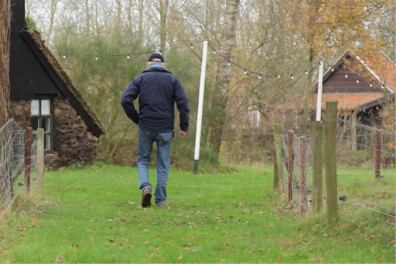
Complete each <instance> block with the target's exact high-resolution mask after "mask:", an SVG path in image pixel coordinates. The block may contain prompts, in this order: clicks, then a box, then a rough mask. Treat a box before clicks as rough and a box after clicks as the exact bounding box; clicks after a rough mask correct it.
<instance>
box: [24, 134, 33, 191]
mask: <svg viewBox="0 0 396 264" xmlns="http://www.w3.org/2000/svg"><path fill="white" fill-rule="evenodd" d="M31 153H32V128H31V127H27V128H26V129H25V193H26V194H28V193H29V191H30V163H31Z"/></svg>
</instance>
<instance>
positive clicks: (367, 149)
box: [281, 119, 396, 228]
mask: <svg viewBox="0 0 396 264" xmlns="http://www.w3.org/2000/svg"><path fill="white" fill-rule="evenodd" d="M301 137H304V138H305V139H306V140H305V142H306V146H305V149H306V151H305V153H301V151H300V148H301V146H300V142H301V140H299V139H300V138H301ZM290 142H292V144H293V146H290ZM281 143H282V165H283V171H284V172H285V173H284V175H286V177H283V179H282V180H283V186H288V177H287V175H288V173H289V171H288V170H289V168H290V167H291V166H290V164H289V162H290V159H289V158H290V157H289V156H290V155H289V151H290V147H292V148H291V149H292V150H293V149H294V151H293V153H294V154H293V155H294V159H292V160H294V161H293V164H292V165H293V166H292V167H293V170H292V172H293V173H292V178H291V180H292V184H291V186H292V189H291V190H292V200H291V205H292V207H293V208H300V207H301V201H303V198H305V199H306V200H307V201H308V202H311V201H312V192H311V191H312V189H311V188H312V187H311V186H309V185H308V187H307V190H308V191H307V192H302V191H301V186H300V183H301V171H300V170H301V169H300V168H301V165H302V164H301V160H302V155H303V156H304V158H305V159H303V162H304V164H303V166H305V168H306V169H305V170H306V171H307V175H308V177H310V178H311V179H312V167H313V160H314V158H313V152H312V144H313V137H312V135H296V134H293V138H292V140H291V138H290V135H288V134H281ZM395 144H396V132H393V131H386V130H382V129H378V128H374V127H370V126H367V125H363V124H359V123H354V122H351V121H349V120H342V119H338V120H337V129H336V161H337V170H338V172H337V175H338V176H337V177H338V179H339V180H338V182H339V183H338V185H339V191H338V195H339V203H338V206H339V209H340V213H339V216H340V218H342V219H344V220H348V221H351V219H352V218H351V217H349V216H350V215H351V214H353V213H356V212H357V211H359V212H361V213H362V214H364V217H365V218H366V219H367V220H370V221H371V222H375V223H382V224H385V225H389V227H392V228H394V227H395V220H396V217H395V215H396V202H395V191H396V190H395V185H394V181H395V179H394V177H395V173H396V170H395V161H396V154H395V149H396V146H395ZM324 155H326V153H324ZM343 168H349V169H350V168H354V169H356V170H357V169H359V173H360V172H364V174H365V176H363V177H361V178H359V176H358V177H356V175H355V176H353V177H352V175H348V173H343V171H342V169H343ZM384 172H386V173H385V174H386V176H384ZM349 176H350V177H349ZM348 177H349V178H350V179H348ZM387 177H388V178H390V179H391V182H390V183H389V184H387V186H385V187H382V186H380V188H381V190H378V191H377V192H376V191H375V190H373V191H372V192H371V193H363V194H362V193H361V192H359V185H365V186H363V187H364V188H366V189H370V188H377V187H378V186H376V187H375V186H373V185H374V183H373V182H375V179H381V178H387ZM352 178H353V179H352ZM323 182H325V175H324V174H323ZM346 182H349V183H348V184H346ZM344 184H345V186H343V185H344ZM351 185H352V186H353V187H351ZM303 196H306V197H303ZM324 197H326V194H325V193H324ZM324 204H325V203H324ZM308 205H310V203H308ZM352 221H353V220H352Z"/></svg>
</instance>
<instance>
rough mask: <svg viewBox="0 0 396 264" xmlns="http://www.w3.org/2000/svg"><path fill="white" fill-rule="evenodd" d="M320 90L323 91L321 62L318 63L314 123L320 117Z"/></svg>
mask: <svg viewBox="0 0 396 264" xmlns="http://www.w3.org/2000/svg"><path fill="white" fill-rule="evenodd" d="M322 90H323V62H322V61H320V62H319V78H318V93H317V95H318V97H317V100H316V121H320V120H321V117H322Z"/></svg>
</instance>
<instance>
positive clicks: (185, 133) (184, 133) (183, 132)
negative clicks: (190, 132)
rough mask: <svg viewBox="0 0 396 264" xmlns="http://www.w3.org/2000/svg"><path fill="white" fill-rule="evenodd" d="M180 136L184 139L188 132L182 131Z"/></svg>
mask: <svg viewBox="0 0 396 264" xmlns="http://www.w3.org/2000/svg"><path fill="white" fill-rule="evenodd" d="M179 134H180V136H181V137H184V136H185V135H187V132H185V131H183V130H180V132H179Z"/></svg>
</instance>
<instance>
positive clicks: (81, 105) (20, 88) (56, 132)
mask: <svg viewBox="0 0 396 264" xmlns="http://www.w3.org/2000/svg"><path fill="white" fill-rule="evenodd" d="M11 11H12V18H11V48H10V49H11V51H10V53H11V54H10V99H11V104H10V105H11V106H10V115H11V117H13V118H14V120H15V121H16V122H17V123H19V124H20V125H21V126H22V127H28V126H31V127H32V128H33V130H36V129H37V128H43V129H44V135H45V136H44V148H45V154H46V162H47V163H53V164H57V165H66V164H71V163H89V162H92V161H94V159H95V157H96V154H97V152H96V151H97V150H96V149H97V145H98V142H99V140H98V139H99V137H100V135H101V134H103V133H105V128H104V126H103V124H102V123H101V121H100V120H99V117H98V116H97V114H96V113H95V112H94V111H93V109H92V108H91V107H90V106H89V105H88V103H87V102H86V101H85V100H84V98H83V97H82V96H81V94H80V93H79V92H78V90H77V89H76V87H75V86H74V85H73V83H72V81H71V80H70V78H69V76H68V75H67V74H66V72H65V71H64V70H63V69H62V67H61V65H60V64H59V62H58V61H57V59H56V58H55V56H54V55H53V54H52V53H51V51H50V50H49V49H48V48H47V47H46V45H45V44H44V42H43V40H42V39H41V38H40V36H39V35H38V34H37V33H36V32H34V31H33V30H30V29H28V28H27V27H26V23H25V0H12V10H11Z"/></svg>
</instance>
